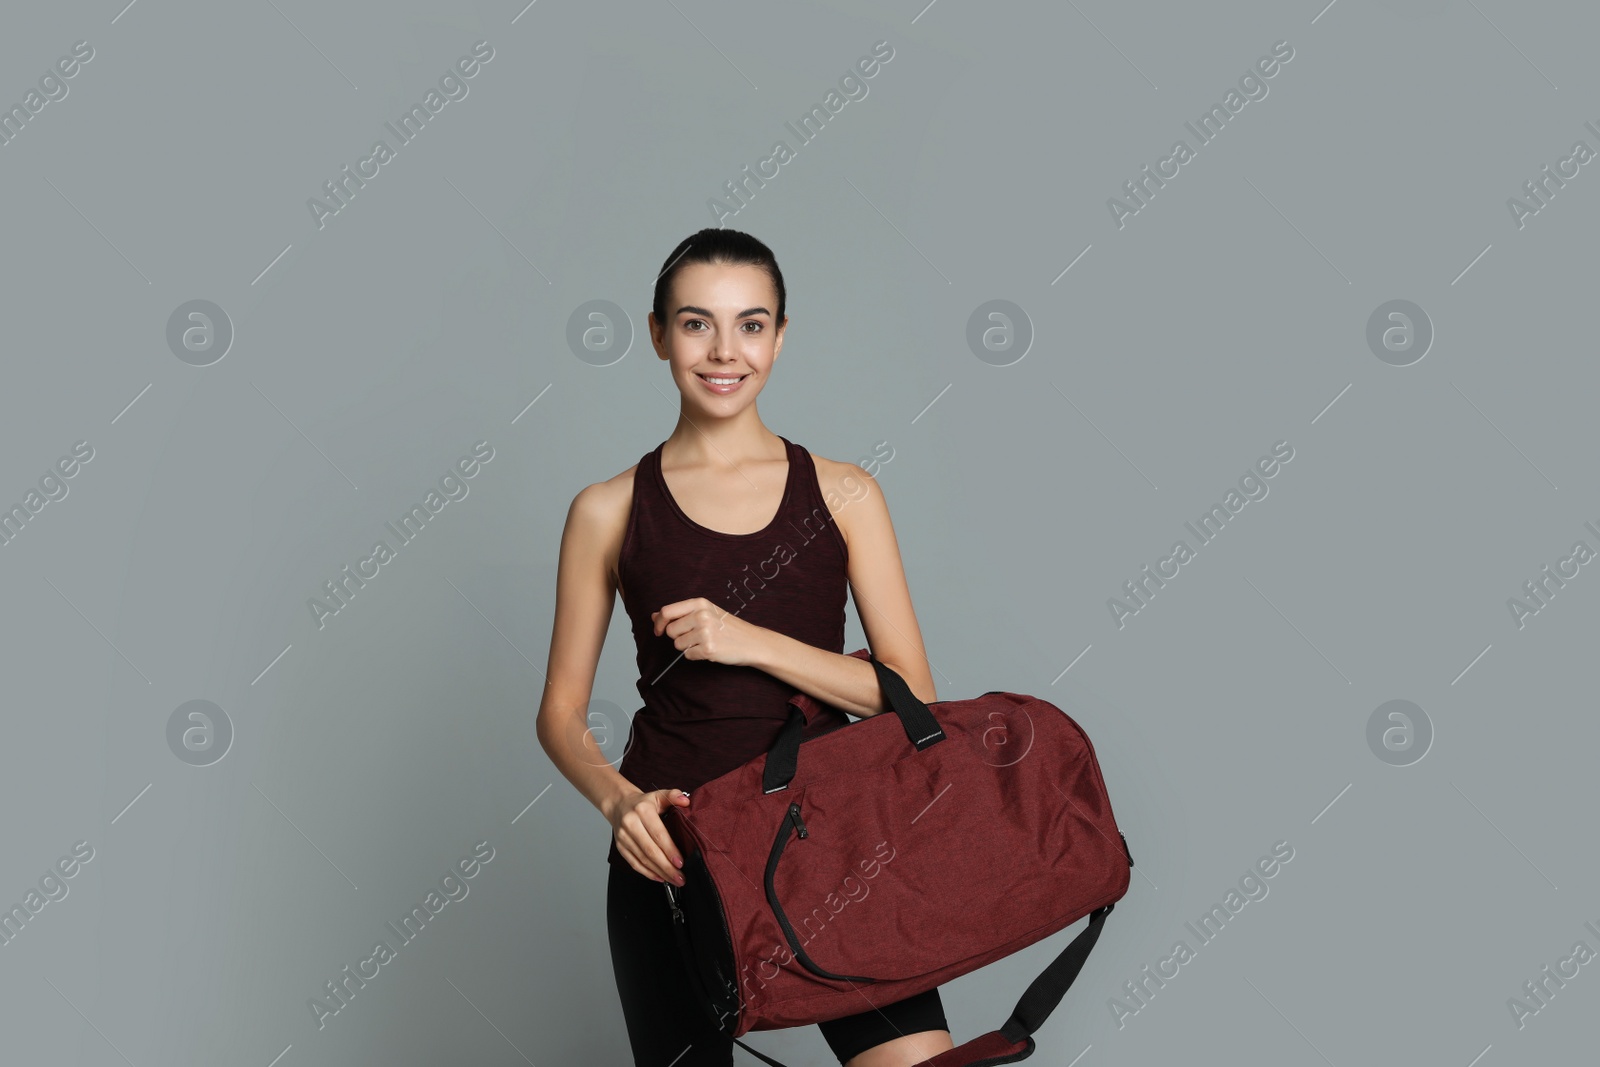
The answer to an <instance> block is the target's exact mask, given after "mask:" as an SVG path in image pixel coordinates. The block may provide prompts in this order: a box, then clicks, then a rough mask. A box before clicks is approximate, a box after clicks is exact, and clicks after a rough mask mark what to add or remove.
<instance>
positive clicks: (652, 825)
mask: <svg viewBox="0 0 1600 1067" xmlns="http://www.w3.org/2000/svg"><path fill="white" fill-rule="evenodd" d="M645 828H646V829H648V830H649V831H650V836H651V838H652V839H653V840H654V843H655V844H656V846H657V847H658V848H659V850H660V852H661V857H662V860H663V861H664V862H665V863H666V864H667V868H668V870H669V871H670V872H671V873H672V874H677V873H678V870H679V868H681V867H682V866H683V854H682V853H681V852H679V851H678V846H677V845H675V844H673V843H672V835H671V834H669V833H667V826H666V824H665V823H663V822H662V821H661V816H659V815H657V816H656V818H655V821H654V822H651V821H649V820H646V821H645Z"/></svg>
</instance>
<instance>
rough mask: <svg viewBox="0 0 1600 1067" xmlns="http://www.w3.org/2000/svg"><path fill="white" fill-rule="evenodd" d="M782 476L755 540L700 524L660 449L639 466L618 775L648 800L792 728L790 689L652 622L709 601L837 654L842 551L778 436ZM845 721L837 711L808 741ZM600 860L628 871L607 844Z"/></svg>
mask: <svg viewBox="0 0 1600 1067" xmlns="http://www.w3.org/2000/svg"><path fill="white" fill-rule="evenodd" d="M778 436H779V439H780V440H782V441H783V445H784V448H785V449H786V450H787V451H788V454H789V474H788V480H787V482H786V483H785V485H784V490H783V501H782V503H780V504H779V505H778V511H777V514H776V515H774V516H773V517H772V521H771V522H769V523H768V524H767V525H766V526H765V527H764V528H763V529H760V530H757V531H755V532H754V533H747V534H730V533H722V532H720V531H717V530H712V529H708V528H707V527H704V526H701V525H700V524H699V523H697V522H695V521H694V520H693V519H691V518H689V516H688V515H686V514H685V513H684V511H683V509H682V508H680V507H679V506H678V502H677V501H676V500H674V499H673V498H672V493H671V491H670V490H669V489H668V488H667V483H666V479H665V478H663V477H662V475H661V449H662V446H663V445H665V444H666V442H665V441H663V442H662V443H661V444H660V445H657V446H656V447H655V449H654V451H651V452H649V453H647V454H646V455H645V456H644V457H643V458H641V459H640V460H639V466H638V468H637V469H636V470H635V471H634V475H633V504H632V510H631V512H630V514H629V516H628V527H627V532H626V533H625V534H624V535H623V539H622V548H621V550H620V552H619V554H618V557H617V574H618V577H619V578H620V580H621V585H622V603H623V607H624V608H625V609H626V610H627V612H628V617H629V619H631V620H632V623H633V641H634V646H635V648H636V649H637V660H638V665H639V680H638V682H637V683H636V684H637V686H638V689H639V695H640V697H642V698H643V700H644V707H642V708H640V709H639V710H638V711H637V712H635V713H634V716H633V723H632V727H631V728H630V730H629V733H628V744H627V748H626V749H625V751H624V754H623V757H622V763H621V765H620V766H619V767H618V771H619V772H620V773H621V774H622V776H623V777H624V778H626V779H627V780H628V781H630V782H632V783H633V784H634V785H636V786H638V787H639V788H640V789H643V790H647V791H648V790H652V789H669V788H671V789H683V790H686V791H689V792H693V790H694V789H695V788H697V787H698V786H700V785H701V784H702V783H704V782H709V781H711V780H712V779H713V778H718V777H721V776H722V775H724V774H726V773H727V772H729V771H731V770H733V769H734V768H736V767H739V766H740V765H742V764H744V763H747V762H748V761H750V760H751V759H753V758H755V757H756V756H758V755H760V754H761V753H763V752H765V751H766V750H767V749H768V748H770V747H771V746H772V743H773V741H774V740H775V739H776V738H777V735H778V731H779V729H780V728H781V727H782V726H783V724H784V722H785V721H786V719H787V718H788V709H787V704H788V700H789V698H790V697H791V696H792V695H793V694H794V688H793V687H792V686H790V685H788V684H787V683H785V682H782V681H779V680H778V679H777V678H774V677H773V676H772V675H770V674H768V673H766V672H765V671H763V670H760V669H758V668H756V667H742V666H740V667H735V666H730V665H729V664H725V663H714V662H712V661H710V660H691V659H688V658H686V657H685V656H683V655H682V654H681V653H680V652H679V651H678V650H677V649H676V648H675V647H673V643H672V638H670V637H668V636H667V635H665V634H663V635H661V636H660V637H657V636H656V635H655V632H654V627H653V626H652V624H651V621H650V613H651V612H653V611H659V610H660V609H661V607H662V606H663V605H665V604H671V603H673V602H675V601H679V600H687V599H689V598H691V597H705V598H706V599H707V600H710V601H711V602H712V603H714V604H717V605H718V606H719V607H722V608H723V609H725V610H727V611H730V612H733V613H735V614H737V615H738V616H739V618H741V619H743V620H745V621H746V622H749V623H753V624H755V625H756V626H761V627H765V628H766V629H769V630H776V631H778V632H779V633H783V634H786V635H788V636H789V637H792V638H794V639H795V640H797V641H804V642H805V643H806V644H808V645H814V646H816V647H817V648H822V649H826V650H827V651H829V652H837V653H843V652H844V606H845V596H846V591H847V588H848V579H847V574H846V568H845V564H846V559H847V555H846V550H845V543H844V537H843V535H842V534H840V532H839V529H838V525H837V523H835V521H834V518H833V515H832V513H831V512H830V511H829V510H828V506H827V504H826V502H825V501H824V499H823V495H822V488H821V486H820V485H819V484H818V482H817V471H816V466H815V465H814V464H813V463H812V460H811V454H810V453H809V452H807V451H806V450H805V449H804V448H802V447H801V446H800V445H797V444H794V443H793V442H791V441H790V440H789V439H788V438H786V437H783V436H782V435H781V434H780V435H778ZM849 721H850V719H849V717H848V716H846V715H845V713H844V712H842V711H839V710H838V709H834V708H827V709H825V714H824V715H822V716H820V717H818V718H817V719H814V720H813V721H812V722H811V723H809V724H807V727H806V731H805V734H804V736H806V737H810V736H814V735H816V734H818V733H824V732H826V731H827V730H830V729H835V728H837V727H840V726H843V725H845V724H846V723H848V722H849ZM606 858H607V860H608V861H610V862H612V863H624V864H625V863H626V862H627V861H626V860H624V859H623V858H622V855H621V853H619V852H618V851H617V845H616V840H615V838H614V837H613V839H612V840H611V847H610V851H609V853H608V855H607V857H606Z"/></svg>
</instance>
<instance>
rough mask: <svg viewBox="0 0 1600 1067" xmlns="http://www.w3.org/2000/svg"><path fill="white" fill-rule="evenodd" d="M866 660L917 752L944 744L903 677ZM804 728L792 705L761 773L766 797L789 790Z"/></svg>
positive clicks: (940, 731)
mask: <svg viewBox="0 0 1600 1067" xmlns="http://www.w3.org/2000/svg"><path fill="white" fill-rule="evenodd" d="M867 660H868V662H870V663H871V664H872V667H873V669H874V670H875V671H877V672H878V688H879V689H880V690H881V691H882V692H883V695H884V698H885V700H886V701H887V702H888V704H889V710H890V711H893V712H894V713H895V714H896V715H897V716H899V718H900V725H901V726H903V727H904V728H905V731H906V740H908V741H910V742H911V743H912V744H913V745H914V746H916V749H917V751H918V752H921V751H922V750H923V749H925V748H927V747H928V746H929V745H936V744H938V743H939V742H940V741H943V740H944V729H943V728H942V727H940V725H939V720H938V719H936V718H934V717H933V712H931V711H929V710H928V705H926V704H924V703H923V702H922V701H920V700H918V699H917V695H916V694H915V693H913V692H912V691H911V687H910V686H909V685H907V684H906V680H905V679H904V678H902V677H900V675H899V674H898V673H897V672H896V671H895V669H894V668H893V667H890V666H888V665H887V664H885V663H883V662H881V661H880V660H879V659H878V657H877V656H874V655H873V654H872V653H871V652H870V651H869V652H868V653H867ZM805 725H806V717H805V713H804V712H802V711H801V710H800V709H799V708H797V707H794V706H793V705H790V707H789V720H788V721H787V722H785V723H784V724H783V729H782V730H780V731H779V732H778V739H777V740H776V741H774V742H773V743H772V748H770V749H769V750H768V751H767V762H766V766H765V767H764V768H763V770H762V772H761V791H762V792H763V793H776V792H779V791H780V790H783V789H788V788H789V783H790V782H792V781H793V780H794V776H795V771H796V770H798V768H799V764H800V734H801V732H802V731H803V730H804V729H805Z"/></svg>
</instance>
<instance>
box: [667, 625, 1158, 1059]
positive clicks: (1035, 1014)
mask: <svg viewBox="0 0 1600 1067" xmlns="http://www.w3.org/2000/svg"><path fill="white" fill-rule="evenodd" d="M851 655H853V656H857V657H859V658H862V659H866V660H868V661H869V662H870V663H871V664H872V665H873V667H874V668H875V669H876V670H877V673H878V683H879V685H880V687H881V689H882V691H883V693H884V695H885V697H886V700H887V703H888V706H889V708H890V709H891V710H892V712H893V713H892V714H890V713H889V712H885V713H883V714H879V715H870V716H867V717H865V718H861V719H856V720H853V721H849V722H847V723H846V724H845V725H843V726H839V727H835V728H833V729H831V730H828V731H826V732H824V733H819V734H815V735H813V736H807V737H806V738H805V740H804V744H802V743H801V732H802V730H803V729H804V727H805V725H806V723H807V722H808V721H809V720H810V719H811V718H812V717H814V716H815V715H817V714H818V713H819V712H820V710H821V709H822V705H820V704H819V703H818V702H817V701H815V700H813V699H812V698H811V697H810V696H808V695H806V694H804V693H799V692H797V693H796V695H795V696H794V698H792V699H791V700H790V702H789V703H790V710H789V719H788V721H787V723H786V724H785V725H784V727H783V729H782V731H781V732H780V734H779V736H778V739H777V741H776V742H775V743H774V744H773V746H772V749H771V751H769V752H768V753H767V754H766V755H764V756H757V757H756V758H754V759H752V760H750V761H749V762H748V763H746V764H744V765H743V766H740V767H737V768H735V769H734V770H732V771H729V772H728V773H727V774H724V775H722V776H721V777H720V778H716V779H714V780H712V781H710V782H707V783H705V784H703V785H701V786H700V788H698V789H696V790H694V793H693V796H692V797H691V798H690V803H689V805H688V807H686V808H685V807H677V806H672V807H669V808H667V810H666V813H665V814H664V815H663V820H664V822H665V825H666V827H667V831H668V833H670V834H671V835H672V839H673V841H674V842H675V843H676V844H677V846H678V849H679V851H680V852H681V853H682V855H683V861H684V865H683V876H684V881H685V885H684V887H683V888H682V889H678V888H677V887H675V886H673V885H672V884H671V883H666V884H665V886H666V891H667V897H668V899H669V901H670V903H671V908H672V914H673V929H674V930H675V931H676V932H677V935H678V943H679V946H680V948H681V949H682V951H683V953H684V957H685V960H686V962H687V964H688V971H689V974H690V976H691V985H695V986H696V988H695V989H694V990H693V993H694V995H695V996H696V999H698V1000H700V1001H701V1002H702V1003H703V1004H704V1006H705V1009H706V1011H707V1012H709V1013H710V1016H711V1018H712V1020H713V1021H714V1022H715V1024H716V1025H717V1026H718V1028H719V1029H720V1030H722V1031H723V1032H728V1033H731V1034H732V1036H733V1037H734V1038H735V1039H737V1038H739V1037H741V1036H743V1035H744V1034H747V1033H749V1032H750V1031H751V1030H775V1029H780V1028H784V1027H791V1026H804V1025H808V1024H811V1023H818V1022H824V1021H826V1020H829V1019H837V1018H840V1017H842V1016H846V1015H854V1014H857V1013H859V1012H863V1011H870V1010H871V1009H872V1007H874V1006H879V1005H884V1004H890V1003H893V1002H894V1001H897V1000H903V999H905V998H906V997H909V996H912V995H914V994H917V993H921V992H923V991H924V990H928V989H932V988H933V987H935V986H938V985H940V984H942V983H945V982H948V981H950V980H951V979H954V978H958V977H960V976H961V975H963V974H966V973H968V972H969V971H973V970H976V969H978V968H979V967H982V966H984V965H985V964H987V963H992V962H993V961H995V960H998V959H1001V958H1002V957H1004V956H1008V955H1010V954H1011V953H1013V952H1017V951H1018V950H1020V949H1023V948H1026V947H1027V946H1028V945H1031V944H1033V943H1034V942H1036V941H1039V940H1041V939H1043V938H1046V937H1049V936H1050V935H1051V934H1053V933H1055V932H1056V931H1058V930H1061V929H1063V928H1065V927H1066V926H1069V925H1071V924H1072V923H1074V922H1076V921H1077V920H1078V919H1081V918H1083V917H1084V916H1085V915H1087V916H1089V924H1088V926H1087V927H1085V928H1084V930H1083V931H1082V932H1081V933H1080V934H1078V936H1077V937H1076V938H1075V939H1074V940H1073V941H1072V943H1071V944H1069V945H1067V947H1066V948H1065V949H1063V950H1062V952H1061V954H1060V955H1059V956H1058V957H1057V958H1056V960H1055V961H1054V962H1052V963H1051V964H1050V966H1049V967H1047V968H1046V969H1045V970H1044V972H1043V973H1042V974H1040V975H1039V977H1038V978H1037V979H1035V980H1034V982H1033V983H1032V984H1031V985H1030V986H1029V987H1028V989H1027V992H1026V993H1024V994H1023V996H1022V999H1021V1000H1020V1001H1018V1003H1017V1007H1016V1010H1015V1011H1013V1012H1012V1013H1011V1017H1010V1018H1009V1019H1007V1020H1006V1022H1005V1024H1004V1025H1003V1026H1001V1028H1000V1029H998V1030H994V1031H991V1032H989V1033H986V1034H984V1035H982V1036H981V1037H977V1038H974V1039H973V1040H971V1041H968V1042H966V1043H965V1044H963V1045H960V1046H958V1047H957V1048H955V1049H952V1050H950V1051H947V1052H943V1053H940V1054H939V1055H938V1056H936V1057H934V1058H933V1059H932V1060H930V1061H928V1063H929V1064H931V1065H932V1067H978V1065H988V1064H1000V1063H1014V1062H1016V1061H1018V1060H1022V1059H1026V1058H1027V1057H1028V1056H1030V1055H1031V1054H1032V1053H1033V1050H1034V1041H1033V1038H1032V1036H1031V1035H1032V1033H1033V1032H1034V1031H1035V1030H1037V1029H1038V1028H1039V1027H1040V1026H1041V1025H1043V1023H1044V1021H1045V1019H1046V1018H1047V1017H1048V1016H1049V1014H1050V1012H1051V1011H1053V1010H1054V1009H1055V1007H1056V1005H1057V1004H1058V1003H1059V1002H1060V1000H1061V997H1062V995H1063V994H1064V993H1065V992H1066V990H1067V987H1068V986H1070V985H1071V984H1072V981H1073V979H1074V978H1076V977H1077V975H1078V971H1079V969H1080V968H1081V967H1082V966H1083V961H1084V959H1085V958H1086V957H1087V956H1088V954H1089V950H1090V949H1091V948H1093V947H1094V943H1095V940H1096V939H1097V938H1098V937H1099V936H1100V928H1101V925H1102V924H1103V923H1104V922H1105V917H1106V915H1107V914H1108V913H1109V912H1110V911H1111V908H1112V905H1113V904H1114V903H1115V902H1116V901H1118V900H1120V899H1122V896H1123V894H1125V893H1126V892H1127V891H1128V868H1129V867H1131V866H1132V865H1133V857H1132V855H1131V854H1130V853H1129V851H1128V845H1127V840H1126V839H1125V838H1124V837H1123V836H1122V833H1121V831H1119V830H1118V829H1117V823H1116V820H1115V819H1114V818H1113V817H1112V814H1111V801H1110V798H1109V797H1108V796H1107V795H1106V787H1105V782H1104V780H1103V779H1102V778H1101V775H1100V765H1099V763H1098V762H1097V761H1096V759H1095V754H1094V745H1093V744H1091V743H1090V741H1089V738H1088V735H1086V734H1085V733H1084V732H1083V728H1082V727H1080V726H1079V725H1078V724H1077V723H1076V722H1073V721H1072V719H1071V718H1070V717H1069V716H1067V715H1066V714H1065V713H1064V712H1063V711H1062V710H1061V709H1060V708H1058V707H1056V706H1055V705H1054V704H1051V703H1049V702H1048V701H1045V700H1040V699H1039V698H1037V697H1030V696H1023V695H1021V694H1017V693H1007V692H1002V691H1000V690H991V691H990V692H987V693H984V694H983V695H982V696H979V697H975V698H973V699H971V700H939V701H935V702H934V703H933V704H931V705H930V704H924V703H922V702H921V701H920V700H918V699H917V698H916V696H915V695H914V694H913V693H912V692H911V689H910V687H909V686H907V685H906V683H905V680H904V679H902V678H901V677H900V675H899V674H897V673H896V672H895V671H894V670H893V669H892V668H890V667H887V666H885V665H884V664H882V663H880V662H879V661H878V660H877V658H876V657H874V656H872V654H871V653H870V652H869V651H868V650H866V649H860V650H858V651H856V652H852V653H851ZM739 1045H740V1046H741V1047H743V1048H744V1049H746V1050H747V1051H749V1052H750V1053H751V1054H752V1055H754V1056H756V1057H757V1058H758V1059H760V1060H762V1061H763V1062H765V1063H768V1064H773V1065H774V1067H783V1065H782V1064H781V1063H779V1061H777V1060H774V1059H772V1058H770V1057H768V1056H765V1055H762V1054H761V1053H760V1052H757V1051H756V1050H755V1049H752V1048H750V1046H749V1045H746V1044H745V1043H744V1042H743V1041H740V1042H739Z"/></svg>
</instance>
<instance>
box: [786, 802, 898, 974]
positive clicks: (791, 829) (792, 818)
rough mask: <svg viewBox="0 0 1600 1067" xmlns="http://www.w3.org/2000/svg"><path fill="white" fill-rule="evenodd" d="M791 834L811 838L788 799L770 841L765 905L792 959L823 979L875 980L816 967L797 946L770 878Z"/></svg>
mask: <svg viewBox="0 0 1600 1067" xmlns="http://www.w3.org/2000/svg"><path fill="white" fill-rule="evenodd" d="M792 833H798V834H799V835H800V836H801V837H810V836H811V832H810V831H809V830H807V829H806V823H805V820H804V819H803V818H801V816H800V804H799V802H798V801H790V803H789V808H788V810H787V811H785V812H784V816H783V821H782V822H780V823H779V824H778V837H777V839H776V840H775V841H773V842H772V853H771V855H769V856H768V857H767V878H766V882H767V904H768V905H769V906H770V907H771V908H772V915H773V918H775V919H777V920H778V925H779V926H780V927H782V928H783V936H784V940H786V941H788V942H789V950H790V951H791V952H793V953H794V958H795V959H797V960H799V961H800V964H801V966H803V967H805V969H806V970H808V971H810V972H811V973H812V974H815V975H817V976H819V977H822V978H833V979H837V980H839V981H843V982H876V981H877V979H876V978H867V977H865V976H862V975H854V974H834V973H833V972H832V971H829V970H824V969H823V968H822V967H820V966H818V965H817V963H816V961H815V960H813V959H812V958H811V957H810V956H808V955H806V950H805V949H803V948H801V947H800V939H799V938H798V937H796V936H795V932H794V927H793V926H791V925H790V924H789V917H788V916H787V915H785V914H784V912H783V905H782V904H780V903H779V902H778V892H777V889H776V887H775V886H774V883H773V879H774V877H775V876H776V874H777V873H778V860H779V859H780V858H781V857H782V856H783V850H784V848H785V847H786V846H787V845H788V844H789V840H790V837H791V834H792Z"/></svg>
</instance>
